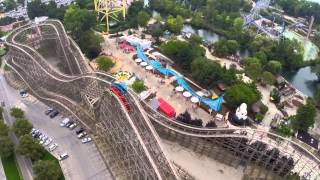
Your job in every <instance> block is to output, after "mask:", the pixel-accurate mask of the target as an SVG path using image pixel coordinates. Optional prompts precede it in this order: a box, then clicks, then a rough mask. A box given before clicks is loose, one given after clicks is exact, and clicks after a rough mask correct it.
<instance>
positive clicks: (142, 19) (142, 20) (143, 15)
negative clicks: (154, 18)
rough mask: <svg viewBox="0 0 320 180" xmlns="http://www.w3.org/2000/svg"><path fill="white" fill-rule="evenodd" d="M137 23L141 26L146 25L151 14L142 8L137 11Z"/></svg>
mask: <svg viewBox="0 0 320 180" xmlns="http://www.w3.org/2000/svg"><path fill="white" fill-rule="evenodd" d="M137 18H138V24H139V25H140V26H141V27H146V26H147V24H148V22H149V20H150V18H151V16H150V14H149V13H147V12H146V11H144V10H142V11H140V12H139V13H138V16H137Z"/></svg>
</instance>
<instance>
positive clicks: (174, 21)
mask: <svg viewBox="0 0 320 180" xmlns="http://www.w3.org/2000/svg"><path fill="white" fill-rule="evenodd" d="M183 22H184V20H183V18H182V17H181V16H179V15H178V16H177V17H176V18H174V17H173V16H168V18H167V21H166V26H167V28H168V29H169V31H170V32H172V33H174V34H179V33H180V32H181V30H182V28H183Z"/></svg>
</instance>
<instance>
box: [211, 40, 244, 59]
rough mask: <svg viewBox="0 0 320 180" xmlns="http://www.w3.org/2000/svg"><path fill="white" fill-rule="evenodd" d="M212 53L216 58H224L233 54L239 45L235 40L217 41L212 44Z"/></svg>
mask: <svg viewBox="0 0 320 180" xmlns="http://www.w3.org/2000/svg"><path fill="white" fill-rule="evenodd" d="M213 46H214V53H215V54H216V55H217V56H220V57H224V56H228V55H232V54H235V53H236V52H237V50H238V48H239V44H238V42H237V41H235V40H225V39H222V40H219V41H217V42H215V43H214V44H213Z"/></svg>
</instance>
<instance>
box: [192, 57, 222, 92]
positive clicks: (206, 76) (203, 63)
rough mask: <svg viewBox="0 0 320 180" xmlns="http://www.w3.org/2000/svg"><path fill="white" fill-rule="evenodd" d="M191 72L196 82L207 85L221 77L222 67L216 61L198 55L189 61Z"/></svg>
mask: <svg viewBox="0 0 320 180" xmlns="http://www.w3.org/2000/svg"><path fill="white" fill-rule="evenodd" d="M191 74H192V77H193V78H194V79H195V80H196V81H197V82H199V83H200V84H201V85H203V86H206V87H208V86H210V85H211V86H212V83H213V82H215V81H217V80H220V79H221V76H222V68H221V66H220V64H219V63H218V62H214V61H209V60H207V59H206V58H203V57H199V58H197V59H195V60H194V61H193V62H192V63H191Z"/></svg>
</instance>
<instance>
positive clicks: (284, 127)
mask: <svg viewBox="0 0 320 180" xmlns="http://www.w3.org/2000/svg"><path fill="white" fill-rule="evenodd" d="M278 133H279V134H280V135H282V136H284V137H290V136H292V130H291V127H290V125H289V124H288V123H281V124H280V125H279V127H278Z"/></svg>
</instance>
